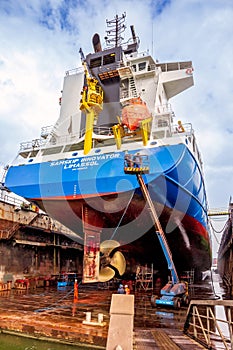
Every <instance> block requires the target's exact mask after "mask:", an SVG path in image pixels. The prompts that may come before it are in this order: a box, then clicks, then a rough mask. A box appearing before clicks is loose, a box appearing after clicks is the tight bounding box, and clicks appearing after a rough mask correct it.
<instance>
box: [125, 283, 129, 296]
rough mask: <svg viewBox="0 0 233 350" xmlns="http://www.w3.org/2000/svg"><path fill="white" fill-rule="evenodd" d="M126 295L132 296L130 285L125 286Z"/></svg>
mask: <svg viewBox="0 0 233 350" xmlns="http://www.w3.org/2000/svg"><path fill="white" fill-rule="evenodd" d="M125 294H130V289H129V286H128V284H126V285H125Z"/></svg>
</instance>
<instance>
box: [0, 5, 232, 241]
mask: <svg viewBox="0 0 233 350" xmlns="http://www.w3.org/2000/svg"><path fill="white" fill-rule="evenodd" d="M123 13H126V26H127V29H126V39H127V38H129V37H130V25H132V24H133V25H134V28H135V31H136V35H138V36H139V38H140V50H139V51H141V52H143V51H149V52H150V53H151V54H152V55H153V56H154V58H156V59H158V60H159V61H160V62H172V61H186V60H187V61H188V60H192V62H193V67H194V86H193V87H192V88H190V89H188V90H187V91H185V92H183V93H182V94H180V95H178V96H175V97H174V98H173V99H171V101H170V102H171V104H172V107H173V110H174V112H175V115H176V117H177V119H176V121H177V120H178V119H181V120H182V122H183V123H185V122H191V123H192V126H193V128H194V130H195V134H196V138H197V142H198V145H199V149H200V152H201V155H202V160H203V163H204V177H205V183H206V191H207V198H208V205H209V208H210V209H213V208H226V209H227V208H228V204H229V201H230V197H231V196H233V116H232V113H233V67H232V64H233V21H232V18H233V2H232V0H188V1H187V0H151V1H149V0H144V1H139V0H111V1H107V0H99V1H98V2H97V1H94V0H85V1H84V0H66V1H65V0H64V1H61V0H34V1H31V0H22V1H17V0H0V93H1V94H0V139H1V153H0V167H1V172H3V171H2V168H3V167H4V166H5V165H7V164H10V163H11V162H12V161H13V160H14V158H15V157H16V155H17V152H18V150H19V144H20V142H24V141H30V140H32V139H36V138H38V137H39V136H40V130H41V127H43V126H48V125H53V124H54V123H55V122H56V121H57V119H58V116H59V103H58V102H59V97H60V95H61V90H62V84H63V77H64V74H65V71H66V70H69V69H72V68H76V67H78V66H81V60H80V55H79V48H80V47H81V48H82V50H83V52H84V54H85V55H86V54H88V53H89V52H92V51H93V49H92V44H91V40H92V36H93V34H94V33H96V32H98V33H99V34H100V37H101V38H104V36H105V35H106V19H113V18H114V16H116V14H118V15H119V16H120V15H122V14H123ZM127 33H128V36H127ZM226 219H227V218H226V217H223V218H222V219H221V220H219V219H218V221H217V219H216V220H214V219H213V226H214V227H216V228H217V230H219V231H221V227H223V226H224V223H225V221H226ZM217 236H218V234H217ZM218 237H219V236H218Z"/></svg>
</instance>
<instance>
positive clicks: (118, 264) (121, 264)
mask: <svg viewBox="0 0 233 350" xmlns="http://www.w3.org/2000/svg"><path fill="white" fill-rule="evenodd" d="M110 265H111V266H113V267H115V269H116V270H117V271H118V272H119V275H120V276H122V275H123V274H124V272H125V269H126V261H125V257H124V255H123V254H122V253H121V252H119V251H117V252H115V253H114V254H113V256H112V258H111V260H110Z"/></svg>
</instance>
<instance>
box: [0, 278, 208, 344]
mask: <svg viewBox="0 0 233 350" xmlns="http://www.w3.org/2000/svg"><path fill="white" fill-rule="evenodd" d="M203 290H204V292H205V295H206V297H207V298H208V296H209V297H211V298H212V297H213V291H212V287H211V285H210V284H207V285H206V286H205V285H201V286H197V287H196V288H195V287H193V288H192V290H191V293H192V298H196V299H198V298H199V297H200V296H199V295H198V294H200V293H201V295H202V296H203ZM113 293H116V291H114V290H108V289H98V288H97V286H95V287H93V286H92V287H88V286H79V293H78V301H77V302H74V295H73V289H72V287H66V288H62V289H57V288H56V287H48V288H37V289H36V290H28V291H23V290H15V289H12V290H11V291H6V292H1V293H0V329H1V330H6V331H10V332H19V333H23V334H26V335H29V336H35V337H37V338H41V337H48V338H52V339H55V340H60V341H62V342H67V343H72V344H75V345H79V344H82V345H84V344H86V345H88V346H91V347H92V348H93V349H105V347H106V342H107V336H108V325H109V317H110V316H109V309H110V303H111V296H112V294H113ZM86 312H91V320H92V321H95V322H96V321H97V320H98V314H99V313H102V314H103V321H104V323H105V324H104V325H93V326H92V325H85V324H83V321H84V320H85V319H86ZM185 315H186V308H185V307H182V308H181V309H179V310H173V309H172V310H171V309H164V308H163V309H162V308H161V309H160V308H159V309H157V308H156V309H155V308H152V306H151V304H150V294H145V293H136V294H135V316H134V349H136V350H144V349H147V350H150V349H171V350H172V349H183V350H186V349H187V350H188V349H198V348H199V346H197V345H195V346H196V347H194V345H193V342H192V341H191V340H190V339H189V338H187V339H186V340H185V338H184V336H183V334H182V328H183V325H184V320H185ZM164 346H165V347H164ZM200 348H201V347H200Z"/></svg>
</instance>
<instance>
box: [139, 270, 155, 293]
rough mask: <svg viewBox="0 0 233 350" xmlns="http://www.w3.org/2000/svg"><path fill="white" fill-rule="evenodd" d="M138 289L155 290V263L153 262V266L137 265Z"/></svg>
mask: <svg viewBox="0 0 233 350" xmlns="http://www.w3.org/2000/svg"><path fill="white" fill-rule="evenodd" d="M138 291H144V292H148V291H152V292H153V264H151V267H148V266H147V265H145V266H141V265H138V266H137V269H136V278H135V292H138Z"/></svg>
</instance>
